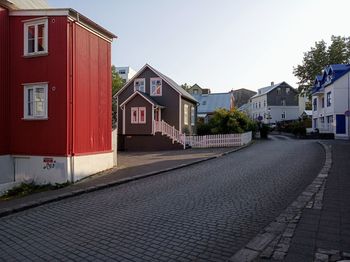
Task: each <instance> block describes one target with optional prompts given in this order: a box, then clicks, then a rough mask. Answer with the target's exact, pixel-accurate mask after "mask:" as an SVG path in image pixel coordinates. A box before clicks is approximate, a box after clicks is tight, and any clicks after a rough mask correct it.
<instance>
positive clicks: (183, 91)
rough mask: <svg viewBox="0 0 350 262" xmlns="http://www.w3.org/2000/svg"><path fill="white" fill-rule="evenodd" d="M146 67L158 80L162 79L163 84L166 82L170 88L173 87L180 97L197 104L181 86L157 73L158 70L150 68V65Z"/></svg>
mask: <svg viewBox="0 0 350 262" xmlns="http://www.w3.org/2000/svg"><path fill="white" fill-rule="evenodd" d="M148 67H149V68H150V69H151V70H153V71H154V72H155V73H156V74H157V75H159V77H160V78H162V79H164V81H165V82H167V83H168V84H169V85H170V86H171V87H173V88H174V89H176V90H177V91H178V92H179V93H181V95H182V96H184V97H186V98H188V99H190V100H192V101H194V102H198V101H197V100H196V99H195V98H194V97H193V96H192V95H190V93H188V92H187V91H186V90H185V89H183V88H182V87H181V86H179V85H178V84H177V83H176V82H175V81H174V80H172V79H171V78H170V77H168V76H166V75H164V74H162V73H161V72H159V71H158V70H156V69H154V68H153V67H151V66H150V65H148Z"/></svg>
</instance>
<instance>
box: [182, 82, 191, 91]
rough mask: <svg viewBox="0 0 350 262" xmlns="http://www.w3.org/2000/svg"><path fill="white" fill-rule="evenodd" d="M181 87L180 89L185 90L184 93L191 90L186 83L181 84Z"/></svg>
mask: <svg viewBox="0 0 350 262" xmlns="http://www.w3.org/2000/svg"><path fill="white" fill-rule="evenodd" d="M181 87H182V88H183V89H185V90H186V91H188V89H190V88H191V86H190V85H188V84H187V83H184V84H182V85H181Z"/></svg>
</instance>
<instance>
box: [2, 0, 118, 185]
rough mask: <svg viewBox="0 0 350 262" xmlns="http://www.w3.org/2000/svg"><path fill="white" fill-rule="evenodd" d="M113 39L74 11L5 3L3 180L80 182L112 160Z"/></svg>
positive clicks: (3, 7)
mask: <svg viewBox="0 0 350 262" xmlns="http://www.w3.org/2000/svg"><path fill="white" fill-rule="evenodd" d="M31 2H34V1H31ZM113 38H115V35H114V34H112V33H110V32H109V31H107V30H106V29H104V28H102V27H100V26H99V25H97V24H95V23H94V22H92V21H91V20H89V19H88V18H86V17H85V16H83V15H81V14H79V13H78V12H77V11H75V10H73V9H31V10H26V9H18V7H17V6H14V4H13V1H11V2H10V1H5V0H1V1H0V39H1V41H0V107H1V110H0V112H1V113H0V167H1V168H0V170H1V172H0V184H1V185H3V186H4V187H5V184H7V185H10V184H12V183H17V182H23V181H28V180H31V181H34V182H36V183H62V182H66V181H76V180H78V179H81V178H83V177H85V176H87V175H91V174H93V173H96V172H99V171H102V170H104V169H107V168H110V167H112V166H113V151H112V141H111V140H112V136H111V97H112V94H111V92H112V91H111V42H112V40H113ZM0 189H1V186H0Z"/></svg>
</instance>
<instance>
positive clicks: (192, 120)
mask: <svg viewBox="0 0 350 262" xmlns="http://www.w3.org/2000/svg"><path fill="white" fill-rule="evenodd" d="M194 120H195V111H194V107H193V106H191V126H194V124H195V122H194Z"/></svg>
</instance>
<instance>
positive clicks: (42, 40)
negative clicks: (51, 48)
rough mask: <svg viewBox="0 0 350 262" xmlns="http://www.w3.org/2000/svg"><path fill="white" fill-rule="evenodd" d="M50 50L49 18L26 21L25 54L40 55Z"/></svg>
mask: <svg viewBox="0 0 350 262" xmlns="http://www.w3.org/2000/svg"><path fill="white" fill-rule="evenodd" d="M47 52H48V23H47V18H45V19H40V20H33V21H28V22H25V23H24V55H25V56H30V55H38V54H45V53H47Z"/></svg>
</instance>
